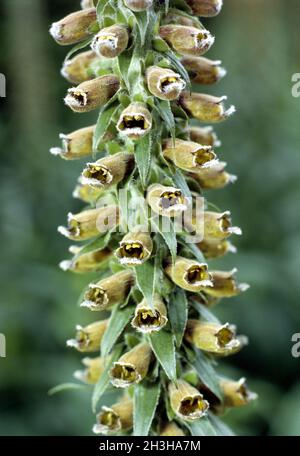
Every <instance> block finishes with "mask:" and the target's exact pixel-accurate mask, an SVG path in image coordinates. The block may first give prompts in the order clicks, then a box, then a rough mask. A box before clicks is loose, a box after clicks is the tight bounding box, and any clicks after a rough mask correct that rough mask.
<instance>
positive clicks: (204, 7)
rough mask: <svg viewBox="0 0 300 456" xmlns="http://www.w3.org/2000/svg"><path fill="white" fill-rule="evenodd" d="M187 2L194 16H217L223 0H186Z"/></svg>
mask: <svg viewBox="0 0 300 456" xmlns="http://www.w3.org/2000/svg"><path fill="white" fill-rule="evenodd" d="M187 4H188V5H189V6H190V8H191V9H192V11H193V13H194V14H195V15H196V16H202V17H213V16H217V15H218V14H219V13H220V11H221V9H222V6H223V0H187Z"/></svg>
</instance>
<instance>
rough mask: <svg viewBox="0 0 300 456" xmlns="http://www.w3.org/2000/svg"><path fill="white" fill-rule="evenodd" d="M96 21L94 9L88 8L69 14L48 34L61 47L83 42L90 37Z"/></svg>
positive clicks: (55, 23) (54, 24)
mask: <svg viewBox="0 0 300 456" xmlns="http://www.w3.org/2000/svg"><path fill="white" fill-rule="evenodd" d="M96 20H97V14H96V9H95V8H88V9H84V10H82V11H76V12H75V13H72V14H69V15H68V16H66V17H64V18H63V19H61V20H60V21H58V22H54V23H53V24H52V26H51V28H50V34H51V36H52V37H53V38H54V39H55V41H56V42H57V43H58V44H61V45H63V46H65V45H69V44H75V43H78V42H79V41H83V40H85V39H87V38H89V37H90V36H91V35H92V31H91V26H92V25H93V23H94V22H95V21H96Z"/></svg>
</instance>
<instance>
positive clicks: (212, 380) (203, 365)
mask: <svg viewBox="0 0 300 456" xmlns="http://www.w3.org/2000/svg"><path fill="white" fill-rule="evenodd" d="M193 367H194V369H195V370H196V372H197V374H198V377H199V379H200V380H201V382H202V383H203V384H204V385H205V386H207V388H209V389H210V390H211V391H212V392H213V393H214V394H215V395H216V396H217V397H218V398H219V399H220V400H222V399H223V398H222V393H221V390H220V387H219V383H218V380H217V378H218V376H217V373H216V371H215V369H214V368H213V366H212V364H211V361H209V359H208V358H207V357H206V356H205V355H204V354H203V353H202V352H201V350H197V351H196V357H195V360H194V362H193Z"/></svg>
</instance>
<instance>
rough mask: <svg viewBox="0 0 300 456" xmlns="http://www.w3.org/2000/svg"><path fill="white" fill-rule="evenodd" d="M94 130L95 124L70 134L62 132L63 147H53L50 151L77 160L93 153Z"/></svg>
mask: <svg viewBox="0 0 300 456" xmlns="http://www.w3.org/2000/svg"><path fill="white" fill-rule="evenodd" d="M94 132H95V125H92V126H91V127H86V128H81V129H80V130H76V131H74V132H73V133H70V134H68V135H64V134H63V133H61V134H60V135H59V137H60V139H61V140H62V147H52V148H51V149H50V152H51V153H52V154H53V155H58V156H60V157H61V158H64V159H65V160H75V159H77V158H82V157H86V156H88V155H91V153H92V151H93V136H94Z"/></svg>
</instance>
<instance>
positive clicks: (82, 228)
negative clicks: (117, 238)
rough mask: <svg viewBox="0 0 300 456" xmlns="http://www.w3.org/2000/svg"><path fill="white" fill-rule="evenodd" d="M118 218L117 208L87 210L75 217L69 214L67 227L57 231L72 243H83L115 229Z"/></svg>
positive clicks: (60, 227)
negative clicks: (72, 241)
mask: <svg viewBox="0 0 300 456" xmlns="http://www.w3.org/2000/svg"><path fill="white" fill-rule="evenodd" d="M119 216H120V214H119V208H118V206H107V207H99V208H97V209H89V210H86V211H83V212H80V213H79V214H75V215H74V214H72V213H69V214H68V226H67V227H64V226H59V227H58V231H59V233H61V234H63V235H64V236H66V237H67V238H69V239H72V240H74V241H84V240H86V239H90V238H93V237H95V236H97V235H99V234H101V233H105V232H106V231H109V230H110V229H113V228H114V227H116V226H117V225H118V223H119ZM106 222H107V223H106Z"/></svg>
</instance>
